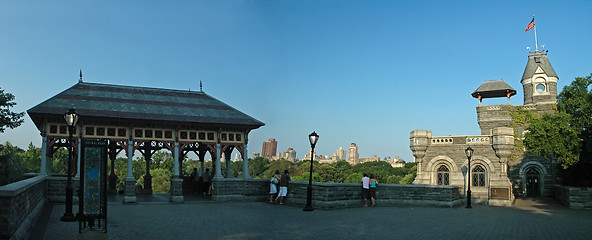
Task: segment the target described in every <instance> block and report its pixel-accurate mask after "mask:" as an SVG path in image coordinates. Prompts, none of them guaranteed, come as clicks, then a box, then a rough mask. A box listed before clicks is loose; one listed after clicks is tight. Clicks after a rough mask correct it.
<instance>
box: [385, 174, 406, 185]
mask: <svg viewBox="0 0 592 240" xmlns="http://www.w3.org/2000/svg"><path fill="white" fill-rule="evenodd" d="M402 179H403V177H402V176H399V175H392V176H390V177H388V178H387V179H386V183H393V184H398V183H399V182H401V180H402Z"/></svg>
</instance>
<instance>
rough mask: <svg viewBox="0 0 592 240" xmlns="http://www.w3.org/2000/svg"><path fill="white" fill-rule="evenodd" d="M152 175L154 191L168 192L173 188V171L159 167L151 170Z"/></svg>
mask: <svg viewBox="0 0 592 240" xmlns="http://www.w3.org/2000/svg"><path fill="white" fill-rule="evenodd" d="M150 175H152V191H153V192H154V193H168V192H169V189H170V188H171V172H170V171H168V170H167V169H163V168H158V169H154V170H150Z"/></svg>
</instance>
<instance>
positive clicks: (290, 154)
mask: <svg viewBox="0 0 592 240" xmlns="http://www.w3.org/2000/svg"><path fill="white" fill-rule="evenodd" d="M284 158H285V159H286V160H288V161H290V162H296V150H294V149H293V148H288V149H286V150H285V151H284Z"/></svg>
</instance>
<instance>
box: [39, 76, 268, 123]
mask: <svg viewBox="0 0 592 240" xmlns="http://www.w3.org/2000/svg"><path fill="white" fill-rule="evenodd" d="M70 108H75V109H76V111H77V112H78V113H79V114H80V116H81V119H84V118H107V119H112V120H129V121H151V122H170V123H177V124H188V123H192V124H195V123H197V124H212V125H218V124H220V125H233V126H237V125H238V126H241V127H247V128H250V129H255V128H259V127H261V126H263V125H265V124H264V123H262V122H260V121H258V120H257V119H254V118H252V117H250V116H248V115H247V114H245V113H242V112H240V111H238V110H236V109H234V108H232V107H230V106H229V105H227V104H225V103H223V102H221V101H220V100H218V99H215V98H213V97H211V96H209V95H207V94H205V93H204V92H202V91H199V92H198V91H184V90H171V89H162V88H147V87H133V86H121V85H111V84H99V83H87V82H79V83H77V84H76V85H74V86H72V87H70V88H68V89H66V90H65V91H63V92H61V93H59V94H58V95H56V96H54V97H51V98H49V99H48V100H46V101H44V102H42V103H40V104H38V105H37V106H34V107H33V108H31V109H29V110H28V111H27V113H28V114H29V116H30V117H31V119H33V121H34V122H35V125H37V128H38V129H41V126H42V124H43V122H42V121H43V117H44V116H47V115H55V116H59V117H61V116H62V115H63V114H64V113H65V112H66V111H67V110H68V109H70Z"/></svg>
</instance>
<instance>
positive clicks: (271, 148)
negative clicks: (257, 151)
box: [261, 138, 277, 160]
mask: <svg viewBox="0 0 592 240" xmlns="http://www.w3.org/2000/svg"><path fill="white" fill-rule="evenodd" d="M276 152H277V142H276V141H275V138H270V139H268V140H267V142H263V149H262V150H261V156H262V157H264V158H267V159H270V160H271V158H272V157H273V156H275V155H276Z"/></svg>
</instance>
